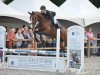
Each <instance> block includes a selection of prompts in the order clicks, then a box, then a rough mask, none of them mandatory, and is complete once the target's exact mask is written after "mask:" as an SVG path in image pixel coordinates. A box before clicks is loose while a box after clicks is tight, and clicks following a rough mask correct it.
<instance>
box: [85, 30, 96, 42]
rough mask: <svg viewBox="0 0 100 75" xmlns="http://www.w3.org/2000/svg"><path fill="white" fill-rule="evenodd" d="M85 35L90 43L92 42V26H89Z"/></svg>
mask: <svg viewBox="0 0 100 75" xmlns="http://www.w3.org/2000/svg"><path fill="white" fill-rule="evenodd" d="M86 36H87V38H88V39H90V41H91V43H92V42H93V40H94V39H95V37H94V34H93V32H92V28H89V31H88V32H87V33H86Z"/></svg>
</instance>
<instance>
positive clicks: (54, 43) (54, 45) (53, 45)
mask: <svg viewBox="0 0 100 75" xmlns="http://www.w3.org/2000/svg"><path fill="white" fill-rule="evenodd" d="M51 47H56V39H53V41H52V42H51Z"/></svg>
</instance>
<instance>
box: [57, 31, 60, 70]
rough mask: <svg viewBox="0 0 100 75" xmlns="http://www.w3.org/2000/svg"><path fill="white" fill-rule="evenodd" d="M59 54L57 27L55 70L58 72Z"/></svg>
mask: <svg viewBox="0 0 100 75" xmlns="http://www.w3.org/2000/svg"><path fill="white" fill-rule="evenodd" d="M59 54H60V29H57V43H56V72H59Z"/></svg>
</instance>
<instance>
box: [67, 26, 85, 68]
mask: <svg viewBox="0 0 100 75" xmlns="http://www.w3.org/2000/svg"><path fill="white" fill-rule="evenodd" d="M67 57H68V61H67V67H68V68H73V69H81V68H82V67H84V28H83V27H81V26H71V27H69V28H68V41H67Z"/></svg>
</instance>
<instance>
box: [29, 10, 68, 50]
mask: <svg viewBox="0 0 100 75" xmlns="http://www.w3.org/2000/svg"><path fill="white" fill-rule="evenodd" d="M28 13H29V14H30V20H31V21H32V26H33V29H34V31H36V32H44V33H45V34H48V35H50V36H51V38H56V33H57V27H52V25H51V23H50V19H48V18H46V17H44V16H43V14H41V13H40V12H33V11H32V13H30V12H28ZM60 32H61V35H60V38H61V39H62V40H63V41H61V42H60V47H61V50H62V51H65V46H66V45H67V30H66V28H64V27H62V28H61V31H60Z"/></svg>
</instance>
